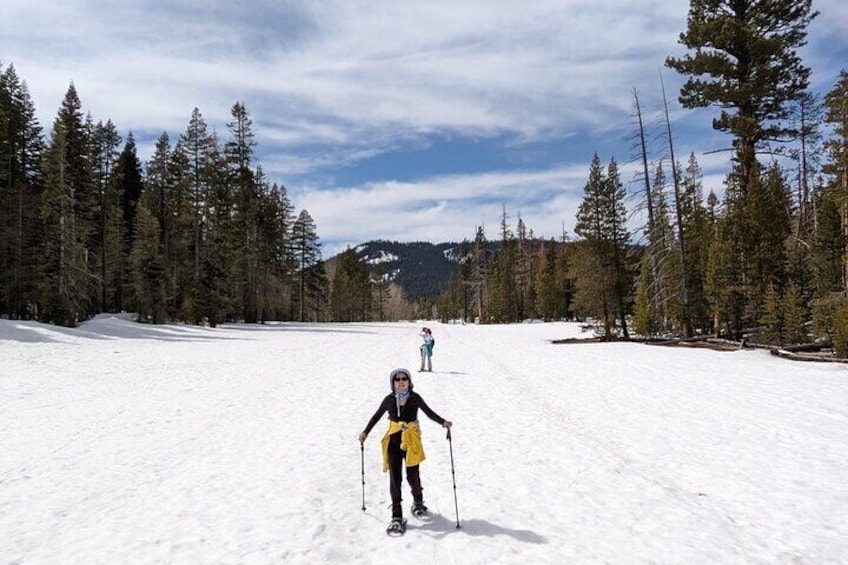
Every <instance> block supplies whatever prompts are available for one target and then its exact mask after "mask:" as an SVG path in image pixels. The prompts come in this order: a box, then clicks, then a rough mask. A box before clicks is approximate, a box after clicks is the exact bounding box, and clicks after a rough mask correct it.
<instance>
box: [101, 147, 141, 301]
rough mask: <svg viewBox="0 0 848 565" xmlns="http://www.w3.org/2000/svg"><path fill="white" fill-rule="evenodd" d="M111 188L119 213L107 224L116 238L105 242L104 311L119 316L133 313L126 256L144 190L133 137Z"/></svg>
mask: <svg viewBox="0 0 848 565" xmlns="http://www.w3.org/2000/svg"><path fill="white" fill-rule="evenodd" d="M110 184H111V185H112V186H111V188H110V194H112V195H114V198H115V199H116V200H117V204H118V211H117V214H116V217H115V218H113V219H111V218H110V219H109V220H108V221H107V232H108V233H110V234H112V233H114V234H115V239H114V240H113V239H112V238H111V237H109V238H107V250H106V253H107V262H106V267H107V269H106V283H107V284H106V287H107V308H108V309H109V310H114V311H116V312H120V311H122V310H127V309H130V310H134V309H135V305H134V304H133V303H132V297H133V296H134V295H133V292H132V286H133V285H132V270H131V268H130V262H129V256H130V254H131V253H132V249H133V244H134V242H135V223H136V222H135V220H136V210H137V209H138V202H139V199H140V198H141V193H142V190H143V188H144V180H143V178H142V171H141V161H140V160H139V158H138V153H137V149H136V144H135V138H134V137H133V134H132V133H130V134H129V135H128V136H127V141H126V143H125V144H124V148H123V150H122V151H121V154H120V155H119V156H118V162H117V163H116V165H115V169H114V171H113V172H112V178H111V183H110Z"/></svg>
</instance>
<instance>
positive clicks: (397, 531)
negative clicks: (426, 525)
mask: <svg viewBox="0 0 848 565" xmlns="http://www.w3.org/2000/svg"><path fill="white" fill-rule="evenodd" d="M386 533H387V534H389V535H390V536H402V535H403V534H405V533H406V520H404V519H403V518H392V521H391V523H389V527H388V528H386Z"/></svg>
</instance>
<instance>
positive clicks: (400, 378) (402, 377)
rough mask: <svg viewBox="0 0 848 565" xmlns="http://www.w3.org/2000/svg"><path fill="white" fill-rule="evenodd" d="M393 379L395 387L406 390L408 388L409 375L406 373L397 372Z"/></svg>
mask: <svg viewBox="0 0 848 565" xmlns="http://www.w3.org/2000/svg"><path fill="white" fill-rule="evenodd" d="M393 380H394V385H395V388H396V389H399V390H406V389H407V388H409V375H407V374H406V373H398V374H397V375H395V376H394V379H393Z"/></svg>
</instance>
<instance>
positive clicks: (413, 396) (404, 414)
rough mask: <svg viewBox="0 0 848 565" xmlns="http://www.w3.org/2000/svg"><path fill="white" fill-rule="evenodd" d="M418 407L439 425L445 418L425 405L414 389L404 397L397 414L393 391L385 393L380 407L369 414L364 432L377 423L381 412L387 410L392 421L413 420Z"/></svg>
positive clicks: (415, 418)
mask: <svg viewBox="0 0 848 565" xmlns="http://www.w3.org/2000/svg"><path fill="white" fill-rule="evenodd" d="M419 408H420V409H421V410H422V411H423V412H424V414H426V415H427V417H428V418H430V419H431V420H433V421H434V422H436V423H437V424H439V425H440V426H441V425H443V424H444V423H445V419H444V418H442V417H441V416H439V415H438V414H436V413H435V412H434V411H433V409H432V408H430V407H429V406H427V403H426V402H424V399H423V398H421V395H420V394H418V393H417V392H414V391H413V392H410V393H409V398H407V399H406V404H404V405H403V406H401V407H400V414H398V405H397V399H396V398H395V395H394V393H390V394H387V395H386V397H385V398H384V399H383V402H381V403H380V407H379V408H377V411H376V412H374V415H373V416H371V420H369V421H368V425H367V426H365V430H364V431H365V433H366V434H368V433H370V432H371V430H372V429H373V428H374V426H375V425H377V422H378V421H379V420H380V418H381V417H382V416H383V414H385V413H387V412H388V414H389V420H391V421H392V422H414V421H416V420H418V409H419Z"/></svg>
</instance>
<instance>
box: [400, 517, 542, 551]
mask: <svg viewBox="0 0 848 565" xmlns="http://www.w3.org/2000/svg"><path fill="white" fill-rule="evenodd" d="M410 524H411V522H410ZM411 525H412V526H413V527H414V528H415V529H416V530H424V531H426V532H432V534H433V535H434V537H444V536H446V535H448V534H451V533H454V532H455V533H464V534H465V535H469V536H486V537H495V536H509V537H511V538H513V539H515V540H516V541H520V542H523V543H535V544H542V543H548V540H547V538H545V537H544V536H540V535H539V534H537V533H536V532H533V531H531V530H514V529H512V528H504V527H503V526H498V525H497V524H492V523H491V522H489V521H488V520H480V519H474V520H460V527H459V528H457V527H456V522H455V521H452V520H450V519H448V518H447V517H446V516H441V515H439V514H434V515H433V519H432V520H430V521H429V522H424V523H422V524H411Z"/></svg>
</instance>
